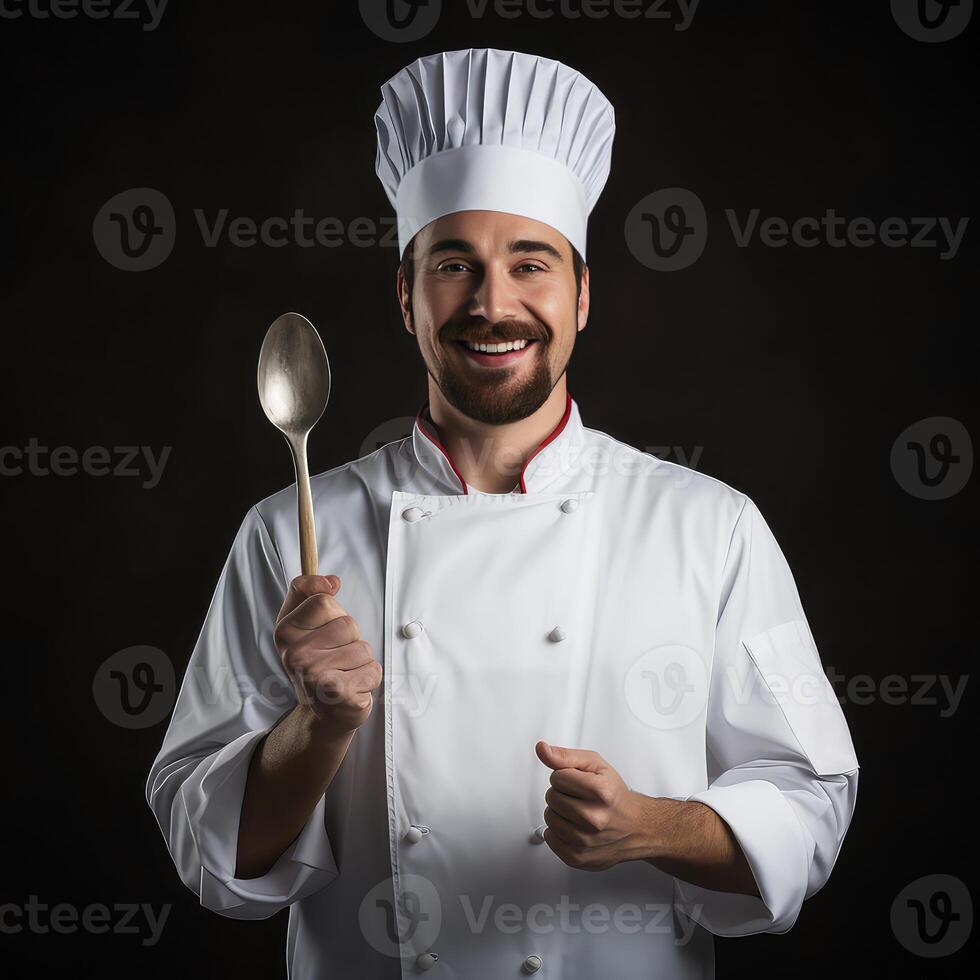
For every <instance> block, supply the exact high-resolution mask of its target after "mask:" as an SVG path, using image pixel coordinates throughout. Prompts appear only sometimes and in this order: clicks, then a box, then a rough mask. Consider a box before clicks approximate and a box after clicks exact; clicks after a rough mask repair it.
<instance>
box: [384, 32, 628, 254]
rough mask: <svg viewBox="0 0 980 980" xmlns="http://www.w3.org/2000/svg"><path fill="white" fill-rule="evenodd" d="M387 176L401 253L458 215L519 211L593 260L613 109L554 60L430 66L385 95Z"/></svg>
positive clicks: (458, 55)
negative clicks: (435, 224)
mask: <svg viewBox="0 0 980 980" xmlns="http://www.w3.org/2000/svg"><path fill="white" fill-rule="evenodd" d="M381 96H382V101H381V105H380V106H379V107H378V111H377V112H376V113H375V117H374V121H375V126H376V128H377V131H378V157H377V172H378V177H380V178H381V183H382V184H383V185H384V189H385V193H386V194H387V195H388V200H390V201H391V203H392V205H394V208H395V211H396V213H397V216H398V244H399V253H400V254H404V252H405V246H406V245H408V243H409V242H410V241H411V239H412V237H413V236H414V235H415V233H416V232H418V231H419V230H420V229H421V228H423V227H424V226H425V225H427V224H428V223H429V222H430V221H434V220H435V219H436V218H439V217H442V216H443V215H445V214H452V213H453V212H455V211H469V210H479V211H507V212H509V213H511V214H520V215H524V216H525V217H528V218H534V219H536V220H537V221H543V222H544V223H545V224H548V225H551V227H552V228H554V229H556V230H557V231H560V232H561V233H562V234H563V235H564V236H565V237H566V238H567V239H568V240H569V242H571V244H572V245H573V246H574V247H575V248H576V249H577V250H578V253H579V254H580V255H581V256H582V258H583V259H584V258H585V231H586V225H587V223H588V217H589V213H590V212H591V210H592V208H593V207H594V205H595V202H596V201H597V200H598V198H599V194H600V193H601V192H602V188H603V185H604V184H605V183H606V177H608V175H609V161H610V157H611V155H612V142H613V134H614V133H615V131H616V123H615V115H614V112H613V107H612V106H611V105H610V103H609V101H608V100H607V99H606V97H605V96H604V95H603V94H602V92H600V91H599V89H598V88H596V86H595V85H593V84H592V82H590V81H589V80H588V79H587V78H585V77H584V76H583V75H580V74H579V73H578V72H577V71H574V70H573V69H571V68H569V67H567V66H566V65H563V64H561V63H560V62H558V61H551V60H550V59H548V58H539V57H536V56H535V55H530V54H520V53H518V52H515V51H497V50H494V49H492V48H474V49H470V50H466V51H445V52H443V53H442V54H434V55H430V56H428V57H426V58H419V59H418V60H417V61H414V62H412V64H410V65H409V66H408V67H407V68H403V69H402V70H401V71H400V72H398V74H397V75H395V76H394V77H393V78H391V79H389V80H388V81H387V82H386V83H385V84H384V85H383V86H382V87H381Z"/></svg>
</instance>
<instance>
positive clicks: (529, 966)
mask: <svg viewBox="0 0 980 980" xmlns="http://www.w3.org/2000/svg"><path fill="white" fill-rule="evenodd" d="M540 969H541V957H540V956H535V955H534V953H532V954H531V955H530V956H528V957H527V958H526V959H525V960H524V972H525V973H537V972H538V970H540Z"/></svg>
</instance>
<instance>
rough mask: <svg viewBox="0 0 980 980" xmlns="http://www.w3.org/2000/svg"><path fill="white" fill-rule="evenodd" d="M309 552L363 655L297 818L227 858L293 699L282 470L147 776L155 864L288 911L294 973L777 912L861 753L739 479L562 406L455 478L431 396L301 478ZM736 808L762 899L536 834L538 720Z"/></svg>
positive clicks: (631, 941) (503, 955)
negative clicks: (391, 437)
mask: <svg viewBox="0 0 980 980" xmlns="http://www.w3.org/2000/svg"><path fill="white" fill-rule="evenodd" d="M313 502H314V507H315V511H316V526H317V536H318V546H319V553H320V570H321V571H322V572H323V573H324V574H329V573H337V574H339V575H340V576H341V577H342V581H343V585H342V588H341V592H340V594H339V596H338V598H339V600H340V601H341V603H342V604H343V606H344V608H345V609H346V610H347V611H348V612H349V613H350V614H351V615H352V616H353V617H354V618H355V619H356V620H357V622H358V623H359V625H360V629H361V634H362V636H363V637H364V639H366V640H367V641H368V642H369V643H370V644H371V647H372V649H373V651H374V654H375V656H376V657H378V658H379V659H380V660H381V661H382V662H383V665H384V682H383V687H382V689H381V691H380V692H379V695H380V696H379V697H378V698H377V700H376V703H375V708H374V710H373V712H372V714H371V716H370V718H369V719H368V720H367V722H365V724H364V725H363V726H362V727H361V728H360V729H359V730H358V731H357V734H356V735H355V737H354V739H353V741H352V743H351V746H350V749H349V751H348V753H347V755H346V757H345V759H344V761H343V764H342V766H341V768H340V770H339V772H338V774H337V776H336V777H335V779H334V780H333V782H332V784H331V785H330V787H329V788H328V790H327V792H326V794H325V795H324V797H322V798H321V799H320V801H319V802H318V804H317V806H316V808H315V810H314V811H313V813H312V815H311V816H310V818H309V821H308V823H307V824H306V826H305V828H304V829H303V830H302V832H301V833H300V834H299V836H298V837H297V839H296V840H295V842H294V843H293V844H292V845H291V846H290V847H289V848H288V849H287V851H286V852H285V853H284V854H283V855H282V856H281V857H280V859H279V860H278V861H277V862H276V864H275V865H274V867H273V868H272V869H271V870H270V871H269V872H268V873H267V874H265V875H263V876H262V877H260V878H254V879H250V880H243V879H237V878H236V877H235V865H236V848H237V839H238V826H239V815H240V811H241V806H242V799H243V795H244V789H245V783H246V776H247V770H248V765H249V760H250V757H251V754H252V752H253V750H254V749H255V747H256V745H257V743H258V741H259V740H260V739H261V738H262V737H263V735H265V734H266V733H267V732H268V731H269V730H270V729H271V728H272V727H273V726H275V724H276V723H277V721H278V720H279V719H280V718H281V717H282V716H283V715H284V714H285V713H286V712H288V711H289V710H290V709H291V708H292V706H293V705H294V704H295V700H294V695H293V694H292V688H291V685H290V683H289V681H288V678H287V677H286V675H285V672H284V671H283V668H282V665H281V663H280V660H279V657H278V655H277V652H276V649H275V646H274V641H273V628H274V624H275V618H276V613H277V611H278V609H279V607H280V605H281V603H282V600H283V597H284V595H285V593H286V591H287V587H288V582H289V580H290V579H291V578H292V577H293V576H295V575H297V574H298V573H299V567H300V562H299V547H298V538H297V532H296V517H295V505H296V492H295V488H294V487H289V488H287V489H285V490H283V491H281V492H280V493H277V494H275V495H273V496H271V497H269V498H268V499H266V500H264V501H262V502H261V503H259V504H257V505H256V506H255V507H254V508H253V509H252V510H250V511H249V513H248V514H247V515H246V517H245V520H244V522H243V524H242V526H241V529H240V530H239V532H238V535H237V537H236V539H235V541H234V544H233V545H232V549H231V553H230V555H229V557H228V559H227V562H226V564H225V567H224V569H223V571H222V573H221V577H220V579H219V581H218V585H217V588H216V591H215V594H214V599H213V601H212V603H211V606H210V608H209V610H208V613H207V617H206V619H205V622H204V626H203V629H202V631H201V635H200V638H199V640H198V642H197V645H196V647H195V649H194V652H193V656H192V658H191V661H190V664H189V666H188V669H187V673H186V676H185V678H184V681H183V685H182V687H181V691H180V695H179V698H178V701H177V705H176V709H175V711H174V715H173V718H172V720H171V723H170V726H169V729H168V731H167V734H166V737H165V740H164V743H163V746H162V748H161V751H160V754H159V756H158V757H157V759H156V761H155V762H154V764H153V767H152V770H151V772H150V775H149V780H148V783H147V790H146V792H147V800H148V802H149V804H150V806H151V808H152V810H153V812H154V814H155V815H156V818H157V821H158V822H159V825H160V828H161V830H162V832H163V835H164V837H165V839H166V841H167V846H168V848H169V850H170V853H171V855H172V857H173V859H174V862H175V864H176V866H177V870H178V872H179V874H180V877H181V878H182V880H183V881H184V883H185V884H187V885H188V887H190V888H191V889H192V890H193V891H194V892H195V893H196V894H198V895H199V897H200V901H201V904H202V905H204V906H205V907H206V908H209V909H212V910H214V911H216V912H219V913H221V914H223V915H227V916H231V917H233V918H239V919H261V918H265V917H267V916H270V915H272V914H274V913H275V912H277V911H279V910H280V909H283V908H285V907H286V906H289V908H290V912H289V929H288V940H287V960H288V965H289V975H290V977H292V978H296V980H299V978H303V980H306V978H333V977H338V978H339V977H344V978H347V977H359V978H374V977H376V978H385V980H388V978H404V977H415V976H421V975H422V974H423V973H429V974H430V975H431V976H432V977H433V978H453V980H483V978H486V980H500V978H507V977H515V978H516V977H523V976H528V975H530V974H532V973H537V974H538V975H539V976H540V977H548V978H562V980H595V978H597V977H603V978H619V977H622V978H630V980H636V978H641V977H651V978H652V977H658V978H693V977H708V976H712V975H713V972H714V959H713V945H712V944H713V940H712V935H711V934H715V935H721V936H738V935H747V934H750V933H757V932H775V933H779V932H785V931H786V930H787V929H789V928H790V927H791V926H792V925H793V923H794V921H795V920H796V917H797V915H798V913H799V911H800V906H801V905H802V903H803V901H804V899H806V898H807V897H809V896H810V895H812V894H813V893H814V892H816V891H817V890H818V889H819V888H821V887H822V886H823V884H824V883H825V882H826V881H827V878H828V876H829V875H830V871H831V869H832V867H833V865H834V862H835V860H836V857H837V853H838V851H839V849H840V846H841V843H842V840H843V838H844V835H845V833H846V831H847V827H848V824H849V822H850V819H851V815H852V812H853V809H854V803H855V796H856V791H857V771H858V763H857V759H856V757H855V753H854V748H853V746H852V743H851V739H850V735H849V733H848V729H847V725H846V723H845V720H844V717H843V714H842V712H841V710H840V705H839V703H838V701H837V700H836V697H835V696H834V692H833V689H832V688H831V686H830V684H829V683H828V682H827V679H826V677H825V675H824V673H823V670H822V668H821V664H820V659H819V655H818V653H817V649H816V645H815V643H814V640H813V636H812V634H811V632H810V629H809V626H808V624H807V621H806V617H805V616H804V613H803V609H802V607H801V605H800V599H799V596H798V594H797V590H796V587H795V584H794V581H793V578H792V575H791V573H790V570H789V568H788V566H787V564H786V561H785V559H784V557H783V555H782V553H781V552H780V550H779V547H778V545H777V544H776V541H775V539H774V538H773V535H772V533H771V532H770V530H769V528H768V526H767V525H766V523H765V521H764V520H763V518H762V516H761V515H760V513H759V511H758V509H757V508H756V506H755V505H754V504H753V502H752V501H751V500H750V499H749V498H748V497H747V496H746V495H745V494H743V493H740V492H738V491H737V490H734V489H732V488H731V487H729V486H727V485H726V484H724V483H722V482H720V481H718V480H716V479H713V478H711V477H709V476H705V475H703V474H701V473H698V472H696V471H693V470H690V469H687V468H685V467H683V466H679V465H677V464H675V463H670V462H665V461H662V460H659V459H657V458H656V457H654V456H652V455H649V454H646V453H643V452H641V451H639V450H637V449H634V448H632V447H630V446H628V445H625V444H624V443H622V442H619V441H618V440H616V439H614V438H613V437H611V436H609V435H607V434H605V433H603V432H599V431H596V430H593V429H589V428H586V427H585V426H583V424H582V421H581V417H580V414H579V409H578V405H577V403H576V402H575V401H574V400H573V399H572V398H571V396H568V398H567V403H566V410H565V414H564V416H563V418H562V419H561V421H560V422H559V424H558V425H557V427H556V428H555V430H554V431H553V432H552V433H551V435H550V436H549V438H548V439H547V440H545V441H544V442H543V443H542V444H541V446H540V447H539V448H538V449H537V450H536V452H535V453H534V454H533V455H532V456H531V457H530V458H529V460H528V462H527V463H526V464H525V466H524V468H523V470H522V472H521V474H520V479H519V481H518V485H517V486H516V487H515V488H514V491H513V492H511V493H503V494H492V493H484V492H481V491H479V490H477V489H476V488H474V487H472V486H467V485H466V483H465V482H464V480H463V479H462V477H461V476H460V475H459V473H458V471H457V469H456V468H455V467H454V465H453V463H452V460H451V459H450V458H449V456H448V455H447V453H446V451H445V449H444V448H443V447H442V445H441V443H440V442H439V438H438V430H437V429H436V427H435V426H434V424H433V422H432V419H431V415H429V413H428V408H427V406H423V408H422V409H420V410H419V414H418V416H417V418H416V422H415V426H414V429H413V432H412V434H411V436H409V437H408V438H406V439H403V440H401V441H399V442H394V443H391V444H389V445H386V446H383V447H382V448H380V449H378V450H377V451H376V452H373V453H371V454H370V455H367V456H364V457H362V458H360V459H357V460H354V461H353V462H350V463H347V464H345V465H343V466H339V467H337V468H335V469H332V470H329V471H328V472H325V473H322V474H320V475H319V476H317V477H315V478H314V480H313ZM539 739H545V740H547V741H549V742H551V743H553V744H557V745H564V746H572V747H577V748H586V749H593V750H595V751H597V752H599V753H600V754H601V755H602V756H603V757H604V758H605V759H606V760H607V762H608V763H609V764H610V765H612V766H613V767H615V768H616V769H617V770H618V772H619V773H620V774H621V775H622V777H623V779H624V780H625V781H626V782H627V784H628V785H629V787H630V788H631V789H632V790H635V791H637V792H640V793H644V794H647V795H649V796H658V797H673V798H676V799H682V800H697V801H700V802H702V803H704V804H706V805H707V806H709V807H711V808H713V809H714V810H715V811H716V812H717V813H719V814H720V815H721V816H722V817H723V818H724V820H725V821H726V822H727V824H728V825H729V826H730V827H731V829H732V831H733V833H734V835H735V837H736V838H737V840H738V842H739V844H740V845H741V848H742V850H743V851H744V853H745V856H746V858H747V860H748V863H749V865H750V867H751V869H752V872H753V874H754V876H755V879H756V882H757V883H758V886H759V890H760V893H761V898H756V897H753V896H748V895H736V894H729V893H721V892H715V891H712V890H709V889H706V888H701V887H697V886H695V885H692V884H690V883H687V882H684V881H680V880H677V879H675V878H673V877H671V876H670V875H667V874H665V873H663V872H661V871H659V870H658V869H656V868H654V867H653V866H652V865H650V864H648V863H646V862H643V861H632V862H626V863H623V864H620V865H617V866H616V867H613V868H610V869H608V870H605V871H601V872H589V871H584V870H581V869H573V868H570V867H568V866H567V865H565V864H564V863H563V862H562V861H560V859H559V858H558V857H557V856H556V855H555V854H554V853H552V852H551V850H550V848H548V846H547V844H543V843H542V841H541V836H542V834H541V831H542V829H543V810H544V807H545V803H544V794H545V791H546V790H547V788H548V785H549V777H550V775H551V773H550V770H548V769H547V768H546V767H545V766H544V765H542V764H541V762H540V761H539V760H538V759H537V757H536V756H535V754H534V744H535V742H536V741H538V740H539Z"/></svg>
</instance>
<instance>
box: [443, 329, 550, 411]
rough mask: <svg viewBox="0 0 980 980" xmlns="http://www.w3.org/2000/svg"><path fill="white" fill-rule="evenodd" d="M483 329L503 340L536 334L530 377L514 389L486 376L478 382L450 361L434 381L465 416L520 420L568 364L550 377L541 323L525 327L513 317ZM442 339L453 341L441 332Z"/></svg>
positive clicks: (450, 333)
mask: <svg viewBox="0 0 980 980" xmlns="http://www.w3.org/2000/svg"><path fill="white" fill-rule="evenodd" d="M463 332H465V331H461V330H459V329H455V330H454V329H452V328H448V329H447V330H444V331H443V334H445V335H448V338H453V337H455V336H458V335H459V334H460V333H463ZM473 333H474V332H473V331H470V332H469V334H470V335H471V336H472V335H473ZM483 333H484V334H485V335H486V336H488V337H499V338H501V339H504V340H509V339H513V338H515V337H521V336H524V337H528V336H530V337H534V338H536V339H537V344H536V345H535V346H538V347H541V348H542V349H541V350H534V351H531V352H529V353H530V356H532V357H533V358H534V359H535V361H534V366H533V369H532V371H531V374H530V377H528V378H527V379H526V380H524V381H523V382H522V383H521V384H520V386H519V387H518V388H516V389H515V387H514V386H513V385H512V384H503V385H501V384H499V383H496V382H494V381H492V380H489V379H488V380H487V381H486V383H484V384H479V383H478V382H477V383H474V382H473V380H472V374H470V375H469V376H468V377H465V378H464V377H463V376H462V374H461V373H459V372H457V371H455V370H454V369H453V366H452V364H448V363H444V364H443V366H442V371H441V372H440V375H439V377H438V378H435V382H436V384H437V385H438V386H439V390H440V391H441V392H442V394H443V397H444V398H445V399H446V401H447V402H449V404H450V405H452V406H453V408H455V409H456V410H457V411H459V412H461V413H462V414H463V415H465V416H466V417H467V418H471V419H473V420H474V421H476V422H485V423H486V424H488V425H506V424H508V423H509V422H520V421H521V419H526V418H527V417H528V416H529V415H533V414H534V413H535V412H536V411H537V410H538V409H539V408H540V407H541V406H542V405H543V404H544V403H545V402H546V401H547V400H548V396H549V395H550V394H551V392H552V391H553V390H554V388H555V385H556V384H557V383H558V379H559V378H560V377H561V376H562V374H564V370H565V366H567V365H565V366H563V367H562V370H561V371H559V372H558V375H557V376H556V377H554V378H552V377H551V370H550V367H549V365H548V359H547V357H546V356H545V352H544V349H543V348H544V347H545V345H547V344H548V343H549V340H548V337H547V332H546V331H545V330H544V328H543V327H534V328H531V329H526V328H525V327H522V325H521V324H518V323H515V322H514V321H507V322H506V325H505V324H503V323H502V324H500V326H499V327H498V328H496V329H493V328H491V329H488V330H486V331H484V332H483ZM443 343H447V344H453V343H456V340H455V339H447V337H445V336H444V339H443Z"/></svg>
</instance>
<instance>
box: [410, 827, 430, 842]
mask: <svg viewBox="0 0 980 980" xmlns="http://www.w3.org/2000/svg"><path fill="white" fill-rule="evenodd" d="M428 832H429V828H428V827H420V826H418V824H414V823H413V824H412V826H411V827H409V828H408V830H407V831H406V832H405V840H407V841H408V842H409V844H417V843H418V842H419V841H420V840H421V839H422V838H423V837H425V835H426V834H427V833H428Z"/></svg>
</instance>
